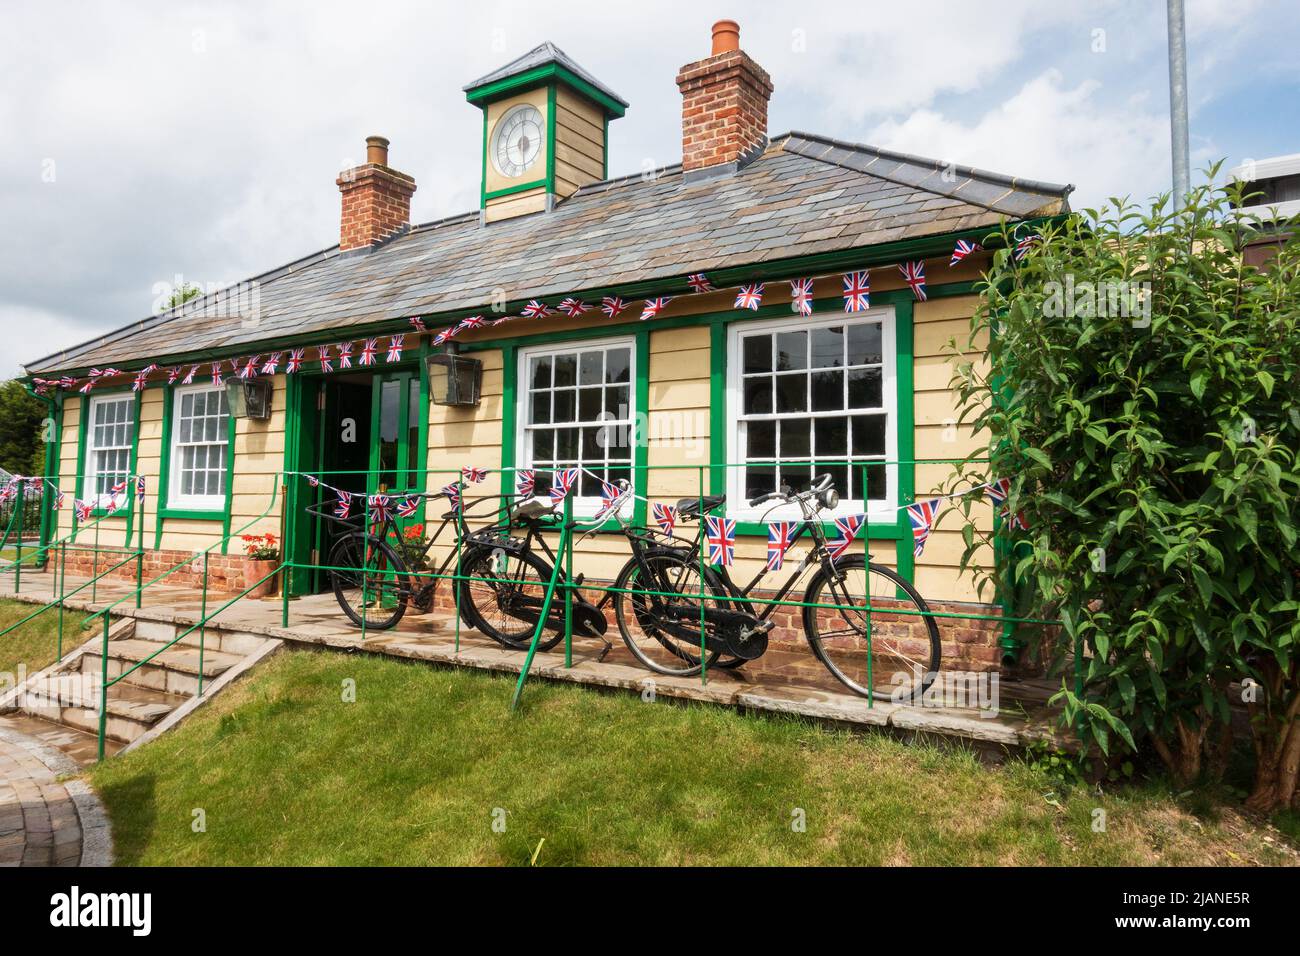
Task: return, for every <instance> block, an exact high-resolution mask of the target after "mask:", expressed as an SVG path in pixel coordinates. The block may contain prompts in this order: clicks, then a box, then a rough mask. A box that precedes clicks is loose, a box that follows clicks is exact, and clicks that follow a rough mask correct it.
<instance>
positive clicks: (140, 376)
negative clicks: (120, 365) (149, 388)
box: [131, 368, 149, 392]
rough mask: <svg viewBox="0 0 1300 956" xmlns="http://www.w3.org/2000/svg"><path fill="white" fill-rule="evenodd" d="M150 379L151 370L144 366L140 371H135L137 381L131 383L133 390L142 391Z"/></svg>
mask: <svg viewBox="0 0 1300 956" xmlns="http://www.w3.org/2000/svg"><path fill="white" fill-rule="evenodd" d="M148 381H149V370H148V369H143V368H142V369H140V371H138V372H136V373H135V381H134V382H132V383H131V391H133V392H138V391H140V390H141V389H142V388H144V386H145V383H147V382H148Z"/></svg>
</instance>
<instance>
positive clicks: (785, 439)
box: [781, 418, 812, 461]
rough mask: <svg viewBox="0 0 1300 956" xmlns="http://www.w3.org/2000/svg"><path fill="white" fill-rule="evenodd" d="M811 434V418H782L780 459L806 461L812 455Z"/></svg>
mask: <svg viewBox="0 0 1300 956" xmlns="http://www.w3.org/2000/svg"><path fill="white" fill-rule="evenodd" d="M811 435H812V419H810V418H786V419H782V421H781V460H782V461H807V460H808V459H809V458H810V457H811V456H812V444H811Z"/></svg>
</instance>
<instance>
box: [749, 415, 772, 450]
mask: <svg viewBox="0 0 1300 956" xmlns="http://www.w3.org/2000/svg"><path fill="white" fill-rule="evenodd" d="M745 431H746V438H747V442H746V444H747V448H746V449H745V451H746V456H747V457H749V458H775V457H776V422H773V421H766V422H750V423H749V424H748V425H746V426H745Z"/></svg>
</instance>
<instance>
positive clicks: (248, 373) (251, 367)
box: [239, 355, 262, 378]
mask: <svg viewBox="0 0 1300 956" xmlns="http://www.w3.org/2000/svg"><path fill="white" fill-rule="evenodd" d="M261 360H262V356H260V355H254V356H253V357H252V358H251V359H249V360H248V364H247V365H245V366H244V367H243V368H241V369H240V370H239V377H240V378H252V377H253V376H254V375H256V374H257V363H258V362H260V361H261Z"/></svg>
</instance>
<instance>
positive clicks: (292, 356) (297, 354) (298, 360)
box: [284, 349, 307, 375]
mask: <svg viewBox="0 0 1300 956" xmlns="http://www.w3.org/2000/svg"><path fill="white" fill-rule="evenodd" d="M306 352H307V350H306V349H290V350H289V363H288V364H287V365H285V367H284V374H286V375H292V374H293V373H294V372H298V371H301V370H302V357H303V355H305V354H306Z"/></svg>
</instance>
